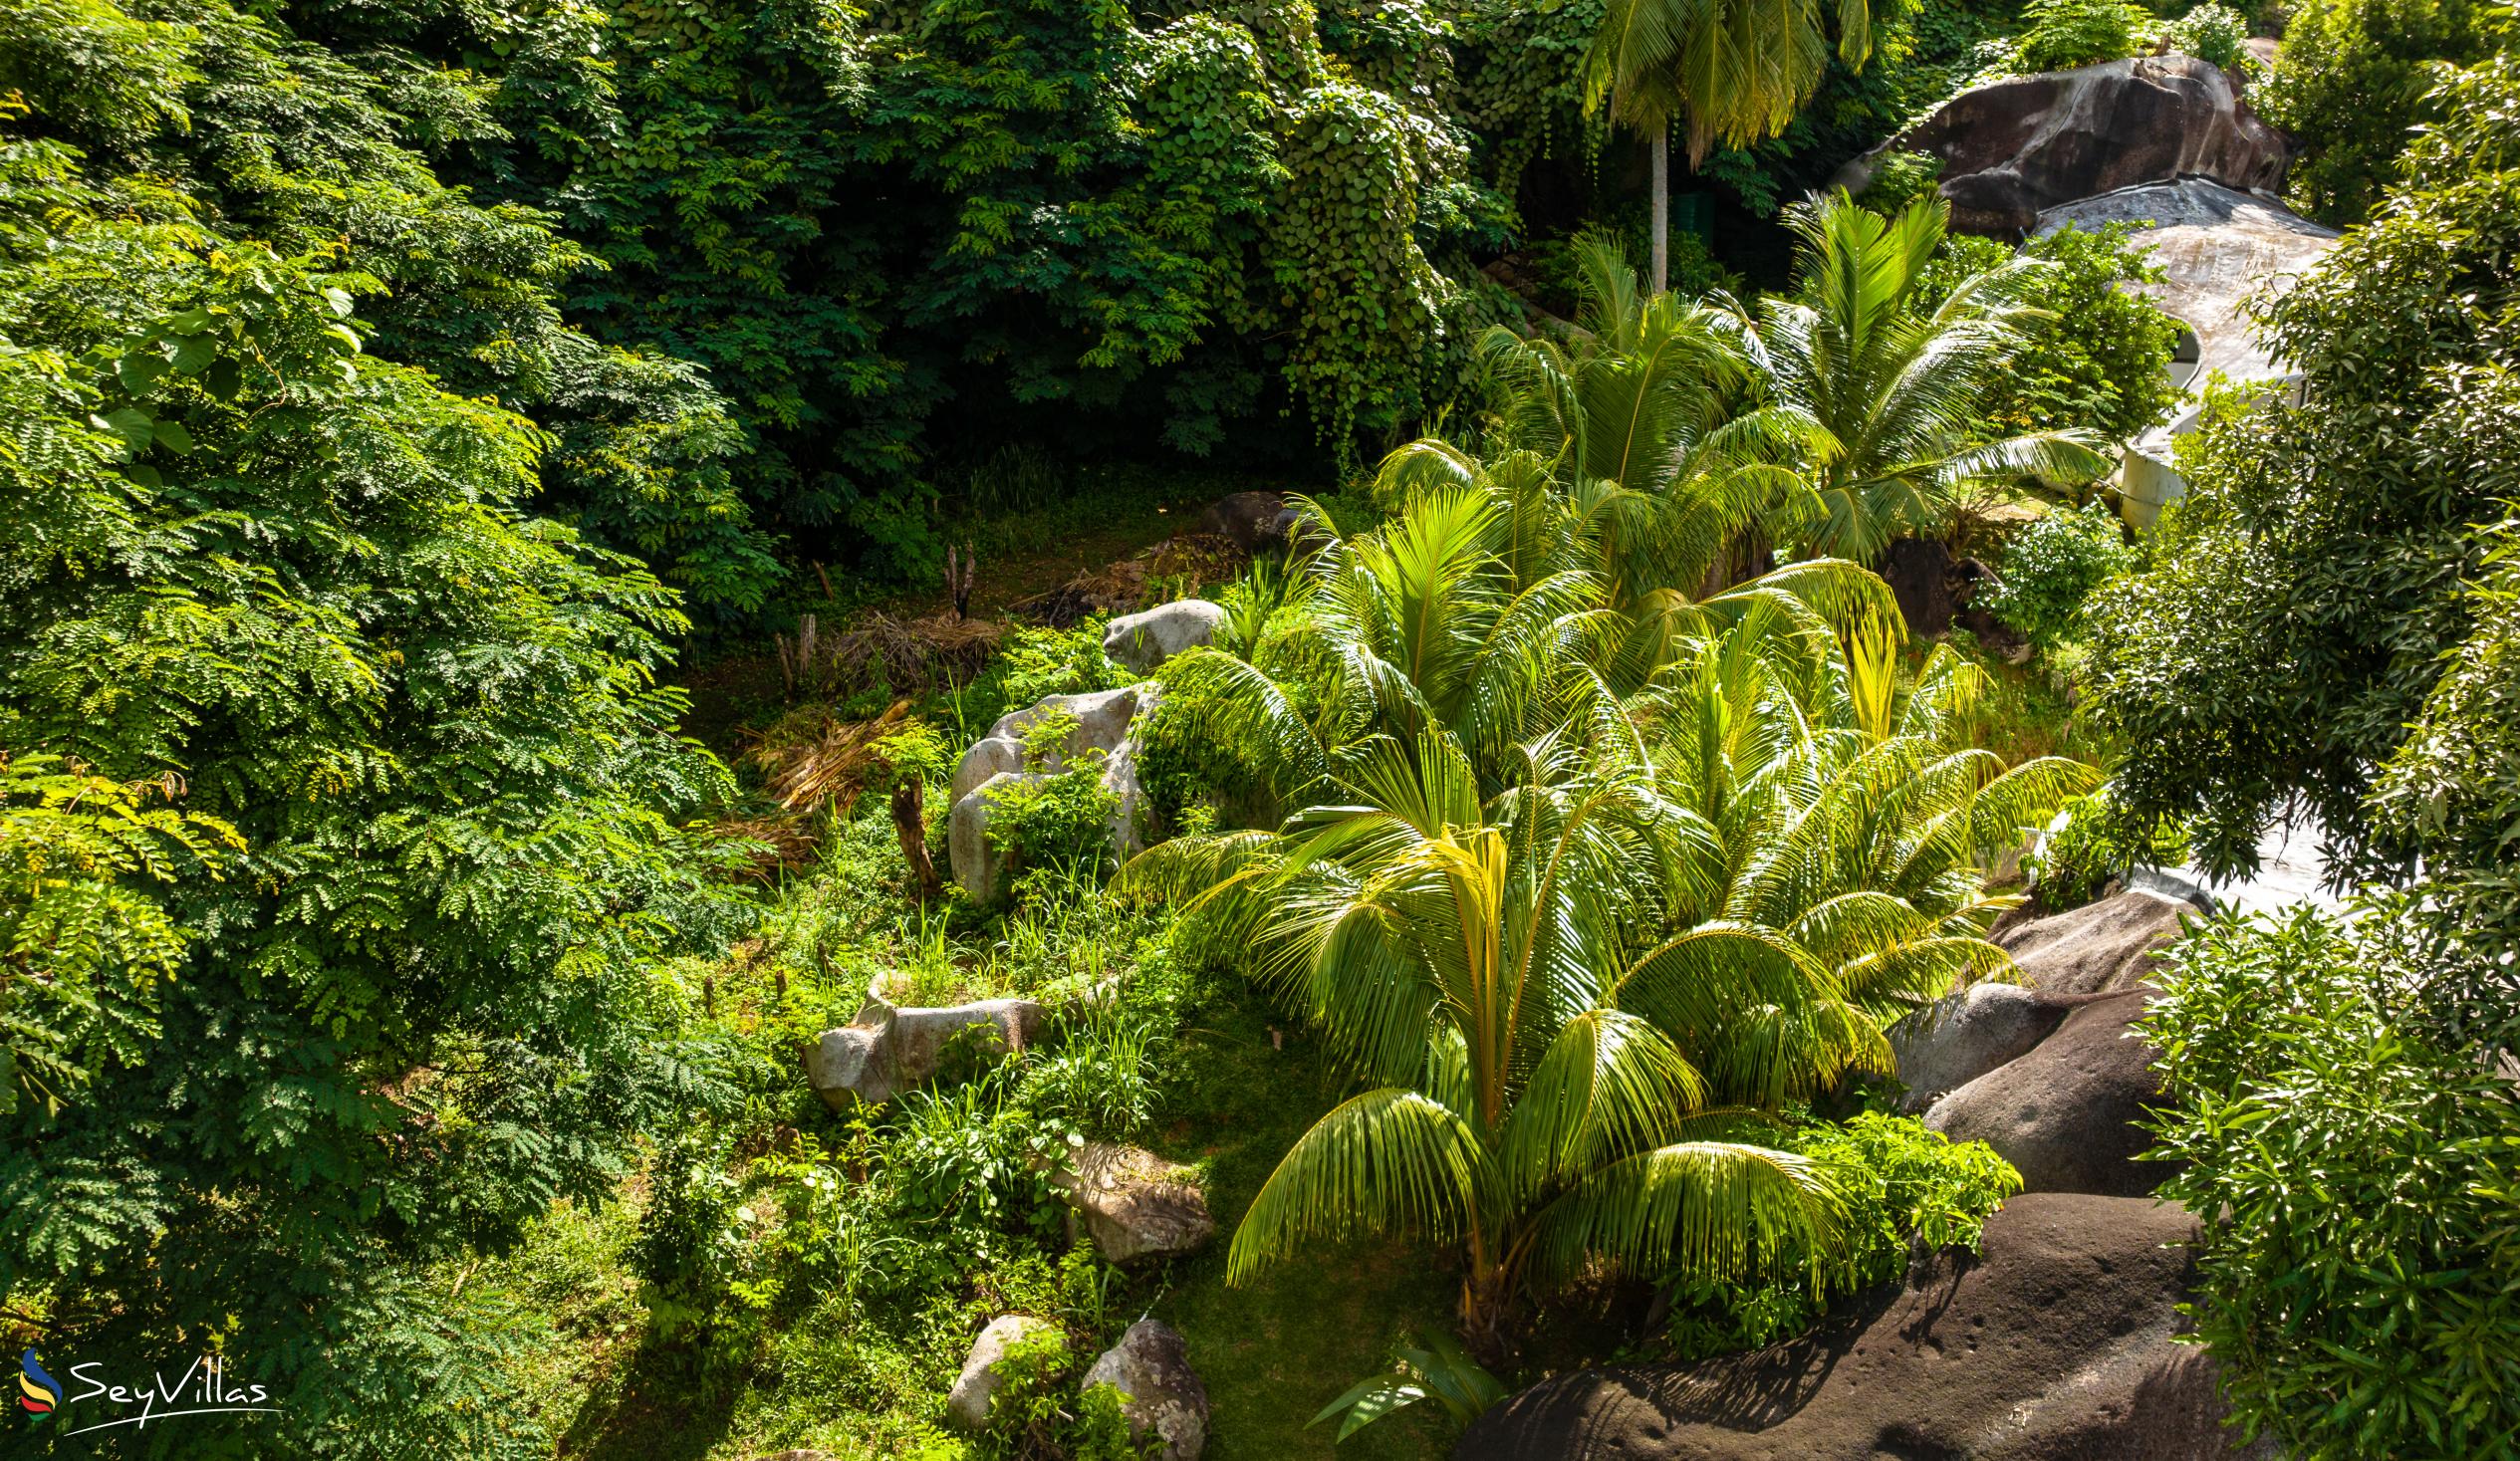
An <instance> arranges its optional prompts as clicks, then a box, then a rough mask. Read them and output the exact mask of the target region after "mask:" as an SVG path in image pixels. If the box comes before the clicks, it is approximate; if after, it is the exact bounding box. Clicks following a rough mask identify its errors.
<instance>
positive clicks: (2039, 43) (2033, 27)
mask: <svg viewBox="0 0 2520 1461" xmlns="http://www.w3.org/2000/svg"><path fill="white" fill-rule="evenodd" d="M2022 19H2023V20H2025V21H2027V22H2028V23H2029V28H2028V29H2027V30H2025V31H2023V32H2022V35H2021V41H2020V44H2019V47H2018V49H2017V50H2016V51H2015V52H2014V65H2015V66H2016V67H2018V68H2019V69H2020V70H2022V71H2024V72H2041V71H2071V70H2073V69H2074V68H2075V67H2077V66H2089V65H2091V64H2093V63H2094V62H2098V61H2117V60H2121V59H2123V58H2125V57H2129V56H2133V55H2135V54H2136V53H2137V52H2138V51H2140V50H2142V49H2143V43H2144V41H2145V40H2146V39H2148V32H2149V31H2150V29H2151V16H2150V15H2148V14H2146V13H2145V12H2144V11H2143V10H2142V8H2141V7H2139V6H2134V5H2129V4H2127V3H2126V0H2027V3H2025V4H2024V5H2023V6H2022Z"/></svg>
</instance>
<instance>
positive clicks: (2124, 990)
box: [1890, 889, 2197, 1197]
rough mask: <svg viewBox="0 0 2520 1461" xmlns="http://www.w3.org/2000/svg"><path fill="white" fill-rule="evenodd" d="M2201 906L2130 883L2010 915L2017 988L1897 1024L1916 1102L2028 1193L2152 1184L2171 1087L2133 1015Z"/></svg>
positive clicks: (2112, 1191) (1939, 1127)
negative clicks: (2143, 1158) (1981, 1149)
mask: <svg viewBox="0 0 2520 1461" xmlns="http://www.w3.org/2000/svg"><path fill="white" fill-rule="evenodd" d="M2196 911H2197V910H2196V905H2195V904H2193V903H2190V902H2187V901H2184V900H2182V899H2178V898H2173V897H2167V896H2163V895H2161V894H2158V893H2153V892H2148V891H2144V890H2142V889H2131V890H2129V891H2125V892H2120V893H2117V894H2115V895H2113V896H2110V897H2106V898H2103V899H2101V900H2100V901H2099V902H2096V903H2090V904H2086V905H2085V906H2083V907H2080V908H2074V909H2070V910H2068V911H2066V912H2063V913H2057V914H2053V915H2051V916H2049V917H2045V918H2031V919H2025V920H2022V921H2019V922H2015V923H2013V924H2011V925H2010V926H2009V927H2006V926H2001V925H1999V926H1998V927H1997V929H1996V933H1995V941H1996V942H1997V943H1999V944H2001V945H2002V946H2003V947H2004V949H2005V951H2006V952H2008V953H2010V954H2011V955H2012V956H2013V962H2014V964H2015V965H2016V966H2017V967H2018V968H2019V969H2020V971H2021V984H2020V985H2019V986H2018V987H2012V986H2000V985H1980V986H1978V987H1976V988H1973V989H1970V990H1967V991H1965V992H1964V993H1962V994H1959V995H1955V996H1953V997H1952V998H1950V999H1946V1000H1943V1001H1941V1002H1940V1003H1938V1004H1936V1005H1933V1006H1931V1007H1929V1008H1927V1009H1924V1010H1920V1011H1918V1012H1917V1013H1916V1014H1914V1015H1910V1016H1909V1017H1908V1018H1906V1019H1905V1020H1902V1021H1900V1022H1899V1023H1898V1024H1897V1025H1896V1026H1893V1027H1892V1028H1891V1030H1890V1046H1891V1049H1892V1050H1893V1051H1894V1052H1895V1053H1896V1054H1897V1056H1898V1075H1899V1080H1900V1081H1901V1082H1902V1083H1904V1084H1905V1085H1906V1087H1907V1108H1908V1109H1909V1110H1911V1111H1916V1110H1921V1111H1922V1112H1923V1113H1924V1119H1925V1124H1926V1125H1927V1126H1928V1127H1931V1128H1932V1129H1934V1130H1936V1131H1940V1132H1942V1133H1943V1134H1944V1135H1946V1136H1949V1137H1950V1138H1951V1139H1952V1140H1954V1141H1983V1142H1985V1143H1986V1144H1987V1145H1989V1146H1991V1147H1993V1148H1995V1150H1996V1151H1997V1152H1998V1153H2000V1154H2001V1155H2002V1156H2003V1158H2004V1159H2005V1160H2006V1161H2009V1162H2011V1163H2012V1164H2013V1165H2014V1166H2015V1167H2017V1168H2019V1169H2020V1172H2021V1177H2022V1182H2023V1185H2024V1187H2025V1189H2026V1190H2028V1191H2032V1192H2084V1193H2092V1194H2097V1195H2105V1196H2120V1197H2132V1196H2138V1195H2141V1194H2142V1193H2146V1192H2150V1191H2151V1190H2152V1189H2153V1188H2154V1187H2156V1186H2158V1185H2159V1184H2160V1181H2161V1179H2162V1178H2163V1177H2165V1176H2167V1175H2168V1174H2169V1169H2168V1168H2166V1167H2164V1166H2162V1165H2161V1164H2159V1163H2157V1162H2139V1161H2137V1160H2136V1159H2135V1157H2136V1154H2137V1153H2138V1152H2141V1151H2142V1150H2143V1149H2144V1148H2145V1147H2146V1146H2147V1145H2149V1144H2150V1141H2151V1138H2150V1136H2149V1135H2148V1134H2147V1133H2146V1131H2145V1130H2144V1128H2143V1126H2142V1124H2141V1123H2142V1121H2143V1120H2144V1119H2145V1115H2146V1112H2147V1111H2148V1110H2149V1109H2150V1108H2151V1107H2152V1106H2153V1105H2155V1104H2157V1103H2158V1101H2159V1100H2160V1096H2161V1088H2160V1082H2159V1079H2158V1078H2157V1077H2155V1076H2154V1075H2153V1072H2152V1063H2153V1061H2154V1060H2155V1059H2157V1054H2156V1052H2154V1050H2153V1049H2152V1047H2151V1046H2149V1045H2147V1044H2145V1043H2144V1042H2143V1041H2142V1039H2141V1038H2140V1037H2138V1036H2137V1035H2136V1033H2135V1025H2136V1023H2137V1022H2138V1021H2140V1020H2142V1018H2143V1012H2144V1009H2145V1007H2146V1006H2147V1005H2148V1004H2150V1003H2151V1001H2152V1000H2153V999H2154V998H2155V997H2156V996H2157V991H2155V990H2154V989H2153V988H2152V986H2151V985H2150V984H2149V983H2148V982H2147V981H2148V980H2149V979H2150V977H2151V975H2152V972H2153V969H2154V968H2155V966H2156V965H2157V964H2158V962H2159V960H2158V950H2159V949H2160V947H2161V946H2162V945H2163V944H2166V943H2168V942H2169V941H2170V940H2172V939H2175V938H2177V937H2178V936H2179V932H2180V918H2181V917H2182V916H2183V915H2187V914H2193V913H2194V912H2196Z"/></svg>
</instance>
